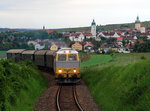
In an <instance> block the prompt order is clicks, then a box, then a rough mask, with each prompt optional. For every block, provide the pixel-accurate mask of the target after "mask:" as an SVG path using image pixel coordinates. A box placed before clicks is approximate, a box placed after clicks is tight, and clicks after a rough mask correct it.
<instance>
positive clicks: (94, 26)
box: [91, 19, 96, 38]
mask: <svg viewBox="0 0 150 111" xmlns="http://www.w3.org/2000/svg"><path fill="white" fill-rule="evenodd" d="M91 34H92V36H93V38H96V23H95V21H94V19H93V22H92V24H91Z"/></svg>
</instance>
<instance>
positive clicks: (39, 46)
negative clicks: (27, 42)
mask: <svg viewBox="0 0 150 111" xmlns="http://www.w3.org/2000/svg"><path fill="white" fill-rule="evenodd" d="M34 48H35V50H41V49H44V48H45V44H44V43H42V42H40V43H37V44H35V46H34Z"/></svg>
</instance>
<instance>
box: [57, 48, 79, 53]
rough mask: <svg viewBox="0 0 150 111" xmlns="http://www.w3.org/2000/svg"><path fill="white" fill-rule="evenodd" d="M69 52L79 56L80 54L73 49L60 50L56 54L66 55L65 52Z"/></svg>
mask: <svg viewBox="0 0 150 111" xmlns="http://www.w3.org/2000/svg"><path fill="white" fill-rule="evenodd" d="M67 50H69V54H78V52H77V51H76V50H74V49H71V48H65V49H60V50H58V51H57V52H56V53H57V54H65V51H67Z"/></svg>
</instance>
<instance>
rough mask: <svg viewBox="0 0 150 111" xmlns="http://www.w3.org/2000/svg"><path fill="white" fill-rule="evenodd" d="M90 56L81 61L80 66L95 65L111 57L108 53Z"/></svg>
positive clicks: (107, 60) (109, 59) (105, 61)
mask: <svg viewBox="0 0 150 111" xmlns="http://www.w3.org/2000/svg"><path fill="white" fill-rule="evenodd" d="M90 56H91V58H90V59H89V60H87V61H85V62H82V63H81V67H91V66H96V65H100V64H104V63H107V62H109V61H111V60H112V57H111V56H110V55H96V54H93V55H90Z"/></svg>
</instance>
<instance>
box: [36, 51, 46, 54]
mask: <svg viewBox="0 0 150 111" xmlns="http://www.w3.org/2000/svg"><path fill="white" fill-rule="evenodd" d="M46 52H47V50H38V51H36V52H35V55H44V54H45V53H46Z"/></svg>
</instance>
